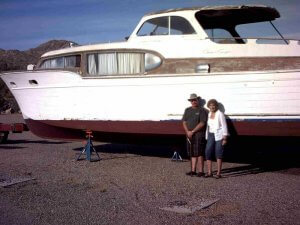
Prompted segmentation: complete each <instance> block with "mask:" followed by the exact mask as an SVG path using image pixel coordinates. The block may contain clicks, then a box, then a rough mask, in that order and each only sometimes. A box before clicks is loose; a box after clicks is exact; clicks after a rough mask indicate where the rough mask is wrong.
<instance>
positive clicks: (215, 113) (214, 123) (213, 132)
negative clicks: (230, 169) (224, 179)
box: [205, 99, 228, 179]
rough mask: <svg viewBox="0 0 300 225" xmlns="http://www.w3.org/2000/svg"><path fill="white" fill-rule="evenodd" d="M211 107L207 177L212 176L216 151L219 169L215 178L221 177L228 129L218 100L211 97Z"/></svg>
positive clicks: (206, 151) (207, 146)
mask: <svg viewBox="0 0 300 225" xmlns="http://www.w3.org/2000/svg"><path fill="white" fill-rule="evenodd" d="M207 107H208V108H209V113H208V121H207V128H206V135H205V137H206V139H207V144H206V148H205V157H206V162H207V174H206V176H205V177H212V176H213V175H212V158H213V154H214V153H215V155H216V159H217V165H218V171H217V175H216V176H215V178H217V179H218V178H221V169H222V158H223V146H224V145H225V144H226V142H227V136H228V130H227V124H226V119H225V116H224V114H223V113H222V112H221V111H220V110H219V108H218V102H217V100H215V99H211V100H209V101H208V103H207Z"/></svg>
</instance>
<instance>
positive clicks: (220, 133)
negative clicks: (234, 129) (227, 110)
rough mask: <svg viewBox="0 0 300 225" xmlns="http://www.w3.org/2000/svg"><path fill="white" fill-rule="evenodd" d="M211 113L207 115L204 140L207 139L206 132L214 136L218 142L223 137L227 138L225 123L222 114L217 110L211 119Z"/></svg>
mask: <svg viewBox="0 0 300 225" xmlns="http://www.w3.org/2000/svg"><path fill="white" fill-rule="evenodd" d="M210 117H211V112H209V113H208V121H207V127H206V135H205V136H206V139H207V137H208V132H210V133H214V134H215V140H216V141H220V140H222V139H223V137H224V136H228V129H227V123H226V119H225V116H224V114H223V113H222V112H221V111H220V110H217V111H216V112H215V117H214V118H213V119H212V118H210Z"/></svg>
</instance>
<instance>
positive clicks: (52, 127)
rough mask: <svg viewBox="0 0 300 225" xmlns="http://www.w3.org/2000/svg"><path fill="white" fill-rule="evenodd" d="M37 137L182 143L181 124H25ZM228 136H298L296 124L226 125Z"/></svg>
mask: <svg viewBox="0 0 300 225" xmlns="http://www.w3.org/2000/svg"><path fill="white" fill-rule="evenodd" d="M26 123H27V125H28V126H29V129H30V130H31V131H32V132H33V133H34V134H36V135H37V136H40V137H44V138H53V139H65V140H81V139H85V132H84V130H86V129H90V130H92V131H93V133H94V139H95V140H98V141H104V142H123V143H125V142H128V143H137V142H147V143H149V142H150V143H151V142H153V141H159V142H170V143H174V142H182V141H184V140H185V135H184V131H183V128H182V123H181V121H79V120H65V121H50V120H47V121H35V120H30V119H27V120H26ZM228 126H229V132H230V134H231V135H251V136H300V120H299V121H280V122H274V121H255V122H253V121H228Z"/></svg>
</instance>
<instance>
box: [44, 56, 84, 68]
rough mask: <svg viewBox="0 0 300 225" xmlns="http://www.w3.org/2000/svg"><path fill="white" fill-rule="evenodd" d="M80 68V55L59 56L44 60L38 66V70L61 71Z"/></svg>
mask: <svg viewBox="0 0 300 225" xmlns="http://www.w3.org/2000/svg"><path fill="white" fill-rule="evenodd" d="M75 67H80V55H73V56H61V57H56V58H52V59H46V60H44V61H43V62H42V64H41V65H40V69H63V68H75Z"/></svg>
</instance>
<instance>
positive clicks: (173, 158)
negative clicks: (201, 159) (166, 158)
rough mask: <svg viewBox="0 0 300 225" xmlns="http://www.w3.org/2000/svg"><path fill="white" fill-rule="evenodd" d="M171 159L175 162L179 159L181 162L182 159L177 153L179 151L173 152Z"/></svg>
mask: <svg viewBox="0 0 300 225" xmlns="http://www.w3.org/2000/svg"><path fill="white" fill-rule="evenodd" d="M172 161H176V162H178V161H181V162H182V161H183V160H182V158H181V156H180V155H179V153H178V152H176V151H175V152H174V154H173V157H172Z"/></svg>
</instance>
